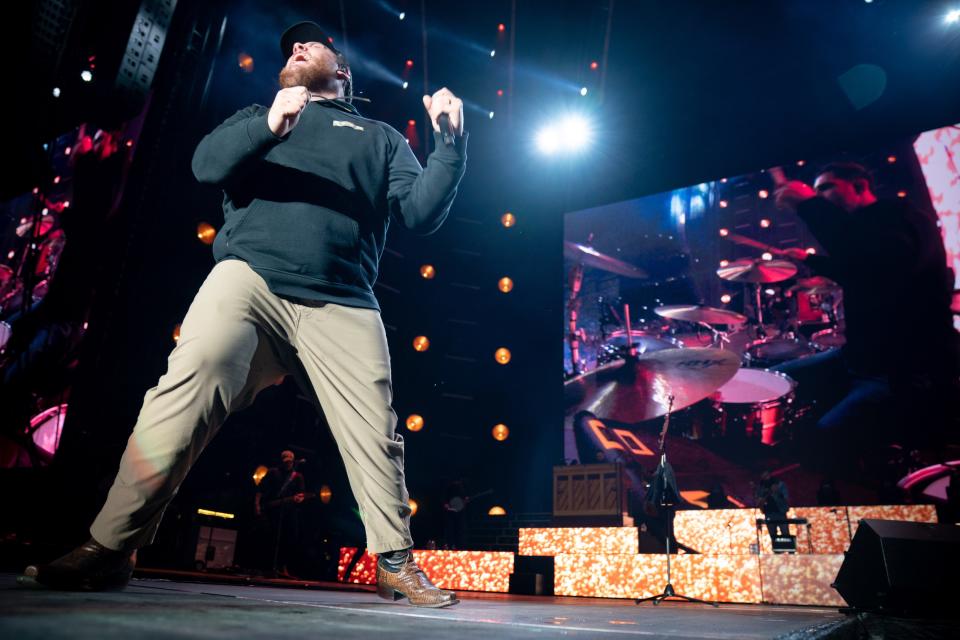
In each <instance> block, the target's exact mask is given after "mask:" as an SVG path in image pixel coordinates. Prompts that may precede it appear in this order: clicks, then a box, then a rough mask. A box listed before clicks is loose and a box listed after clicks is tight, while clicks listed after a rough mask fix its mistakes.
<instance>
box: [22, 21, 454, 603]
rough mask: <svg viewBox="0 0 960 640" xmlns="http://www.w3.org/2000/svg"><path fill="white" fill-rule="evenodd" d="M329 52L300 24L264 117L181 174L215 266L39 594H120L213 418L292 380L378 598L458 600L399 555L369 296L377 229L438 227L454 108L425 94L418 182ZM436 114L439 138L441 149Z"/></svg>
mask: <svg viewBox="0 0 960 640" xmlns="http://www.w3.org/2000/svg"><path fill="white" fill-rule="evenodd" d="M331 42H332V41H331V40H330V39H329V38H328V37H327V35H326V34H325V33H324V32H323V30H322V29H321V28H320V27H319V26H318V25H316V24H313V23H310V22H302V23H298V24H295V25H293V26H292V27H290V28H289V29H287V30H286V31H285V32H284V34H283V35H282V37H281V39H280V48H281V51H282V52H283V55H284V56H285V58H286V59H287V62H286V66H284V68H283V70H282V71H281V72H280V86H281V87H282V88H281V89H280V91H279V92H277V94H276V97H275V98H274V100H273V104H272V106H270V107H269V108H267V107H263V106H259V105H253V106H250V107H247V108H245V109H242V110H241V111H239V112H237V113H236V114H235V115H233V116H232V117H230V118H228V119H227V120H226V121H225V122H224V123H223V124H221V125H220V126H219V127H217V128H216V129H215V130H214V131H213V132H212V133H210V134H209V135H207V136H206V137H205V138H204V139H203V140H202V141H201V142H200V144H199V146H198V147H197V149H196V152H195V154H194V157H193V171H194V174H195V175H196V177H197V179H198V180H199V181H200V182H203V183H205V184H211V185H216V186H217V187H220V188H221V189H222V190H223V194H224V199H223V210H224V217H225V223H224V226H223V228H222V229H221V230H220V232H219V234H218V235H217V239H216V242H215V244H214V257H215V258H216V260H217V264H216V266H215V267H214V268H213V270H212V271H211V272H210V274H209V276H208V277H207V279H206V281H205V282H204V284H203V286H202V287H201V288H200V291H199V292H198V293H197V295H196V298H195V299H194V301H193V303H192V305H191V306H190V309H189V311H188V312H187V315H186V318H185V319H184V321H183V324H182V327H181V331H180V340H179V342H178V344H177V346H176V348H175V349H174V351H173V353H172V354H171V356H170V358H169V362H168V369H167V373H166V374H164V375H163V376H162V377H161V378H160V381H159V383H158V385H157V386H156V387H155V388H153V389H150V390H149V391H148V392H147V394H146V397H145V399H144V404H143V408H142V409H141V412H140V416H139V418H138V420H137V424H136V426H135V427H134V430H133V434H132V435H131V437H130V440H129V442H128V444H127V448H126V451H125V452H124V454H123V458H122V460H121V462H120V470H119V473H118V475H117V478H116V480H115V482H114V484H113V487H112V488H111V490H110V493H109V495H108V497H107V501H106V504H105V505H104V507H103V509H102V510H101V512H100V514H99V515H98V516H97V518H96V520H95V521H94V523H93V526H92V527H91V529H90V532H91V535H92V538H91V539H90V541H88V542H87V543H86V544H84V545H83V546H81V547H78V548H77V549H75V550H74V551H73V552H71V553H70V554H68V555H66V556H64V557H63V558H60V559H59V560H57V561H55V562H53V563H51V564H49V565H43V566H39V567H37V566H31V567H28V568H27V571H26V575H27V576H28V577H33V578H34V579H35V580H36V582H38V583H40V584H43V585H47V586H51V587H58V588H74V589H104V588H118V587H122V586H124V585H125V584H126V583H127V581H128V580H129V578H130V575H131V572H132V570H133V566H134V562H135V551H136V549H137V548H139V547H142V546H144V545H147V544H150V542H151V541H152V540H153V537H154V534H155V532H156V530H157V526H158V525H159V522H160V519H161V516H162V515H163V510H164V508H165V507H166V505H167V504H168V503H169V502H170V500H171V499H172V498H173V496H174V494H175V493H176V491H177V488H178V487H179V486H180V483H181V482H182V481H183V479H184V477H185V476H186V474H187V472H188V471H189V469H190V467H191V466H192V465H193V463H194V461H195V460H196V459H197V457H198V456H199V455H200V453H201V451H202V450H203V448H204V446H206V444H207V443H208V442H209V441H210V439H211V438H213V436H214V434H215V433H216V432H217V430H218V429H219V427H220V425H221V424H222V423H223V421H224V419H225V418H226V417H227V416H228V415H229V414H230V413H232V412H234V411H237V410H239V409H242V408H244V407H246V406H248V405H249V404H250V403H251V402H252V401H253V399H254V397H255V396H256V395H257V393H258V392H259V391H260V390H261V389H263V388H265V387H268V386H270V385H272V384H274V383H276V382H277V381H278V380H279V379H281V378H282V377H283V376H285V375H287V374H290V375H293V376H294V378H295V379H296V380H297V382H298V383H299V384H300V386H301V387H302V388H303V389H304V391H305V392H308V395H309V396H311V397H313V398H315V400H316V402H317V404H318V405H319V406H320V407H321V408H322V410H323V413H324V415H325V416H326V419H327V422H328V424H329V425H330V430H331V432H332V433H333V435H334V437H335V439H336V441H337V445H338V448H339V449H340V451H341V454H342V456H343V460H344V464H345V466H346V471H347V475H348V477H349V480H350V485H351V488H352V490H353V493H354V496H355V497H356V500H357V502H358V504H359V507H360V513H361V516H362V519H363V523H364V527H365V528H366V535H367V548H368V550H369V551H370V552H372V553H376V554H379V561H378V566H377V583H378V584H377V593H378V594H379V595H380V596H381V597H384V598H388V599H393V600H398V599H400V598H403V597H406V598H407V599H408V601H409V602H410V604H413V605H416V606H422V607H446V606H449V605H452V604H456V603H458V602H459V600H457V599H456V595H455V594H454V593H453V592H452V591H444V590H441V589H438V588H437V587H436V586H434V585H433V584H432V583H431V582H430V581H429V580H428V579H427V577H426V575H425V574H424V573H423V572H422V571H421V570H420V568H419V567H418V566H417V565H416V563H415V562H414V560H413V556H412V554H411V553H410V549H411V548H412V546H413V541H412V539H411V537H410V508H409V506H408V496H407V490H406V486H405V482H404V466H403V459H404V455H403V439H402V438H401V437H400V436H399V435H397V434H396V433H395V427H396V422H397V416H396V414H395V413H394V411H393V409H392V408H391V401H392V387H391V379H390V355H389V352H388V349H387V339H386V335H385V332H384V328H383V324H382V322H381V319H380V313H379V306H378V304H377V300H376V298H375V297H374V294H373V290H372V289H373V284H374V281H375V280H376V278H377V269H378V264H379V260H380V256H381V254H382V252H383V248H384V241H385V238H386V233H387V227H388V226H389V223H390V220H391V219H394V220H396V221H397V222H399V223H401V224H403V225H404V226H405V227H407V228H408V229H411V230H413V231H416V232H419V233H424V234H426V233H431V232H433V231H435V230H436V229H437V228H438V227H439V226H440V224H441V223H442V222H443V220H444V219H445V217H446V216H447V213H448V211H449V209H450V205H451V203H452V202H453V198H454V196H455V195H456V190H457V186H458V184H459V182H460V179H461V178H462V177H463V173H464V168H465V163H466V142H467V140H466V138H467V136H466V135H465V134H464V133H463V104H462V102H461V101H460V100H459V99H458V98H457V97H456V96H454V95H453V94H452V93H451V92H450V91H448V90H447V89H441V90H440V91H438V92H436V93H435V94H433V96H424V98H423V103H424V106H425V107H426V109H427V111H428V113H429V116H430V119H431V121H432V123H433V129H434V132H435V134H434V138H435V141H436V149H435V150H434V152H433V153H432V154H431V155H430V157H429V158H428V161H427V166H426V168H422V167H421V166H420V163H419V162H418V161H417V159H416V157H415V156H414V154H413V152H412V151H411V150H410V147H409V145H408V144H407V142H406V141H405V140H404V137H403V136H402V135H400V133H398V132H397V131H396V130H394V129H392V128H391V127H389V126H388V125H386V124H384V123H382V122H377V121H375V120H369V119H367V118H364V117H362V116H361V115H360V114H359V113H358V112H357V110H356V109H355V108H354V107H353V105H352V94H353V92H352V78H351V74H350V67H349V65H348V63H347V60H346V58H345V56H344V55H343V54H342V53H341V52H340V51H338V50H337V49H336V48H334V47H333V45H332V44H330V43H331ZM441 114H445V115H446V116H447V118H448V119H449V129H450V131H449V132H444V133H448V134H452V140H446V141H441V140H442V138H443V136H442V135H441V132H440V125H439V121H440V117H441ZM444 120H446V118H444Z"/></svg>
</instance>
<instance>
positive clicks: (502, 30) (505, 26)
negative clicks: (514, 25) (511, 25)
mask: <svg viewBox="0 0 960 640" xmlns="http://www.w3.org/2000/svg"><path fill="white" fill-rule="evenodd" d="M506 30H507V25H505V24H503V23H502V22H501V23H500V24H498V25H497V31H499V32H500V33H503V32H504V31H506Z"/></svg>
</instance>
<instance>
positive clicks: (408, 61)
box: [407, 59, 413, 69]
mask: <svg viewBox="0 0 960 640" xmlns="http://www.w3.org/2000/svg"><path fill="white" fill-rule="evenodd" d="M412 66H413V60H410V59H408V60H407V68H408V69H409V68H410V67H412Z"/></svg>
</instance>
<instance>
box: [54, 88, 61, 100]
mask: <svg viewBox="0 0 960 640" xmlns="http://www.w3.org/2000/svg"><path fill="white" fill-rule="evenodd" d="M53 97H54V98H59V97H60V87H54V88H53Z"/></svg>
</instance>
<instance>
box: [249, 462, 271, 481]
mask: <svg viewBox="0 0 960 640" xmlns="http://www.w3.org/2000/svg"><path fill="white" fill-rule="evenodd" d="M268 471H270V470H269V469H267V468H266V467H265V466H263V465H260V466H259V467H257V468H256V469H254V471H253V483H254V484H256V485H259V484H260V481H261V480H263V478H264V476H266V475H267V472H268Z"/></svg>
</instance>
